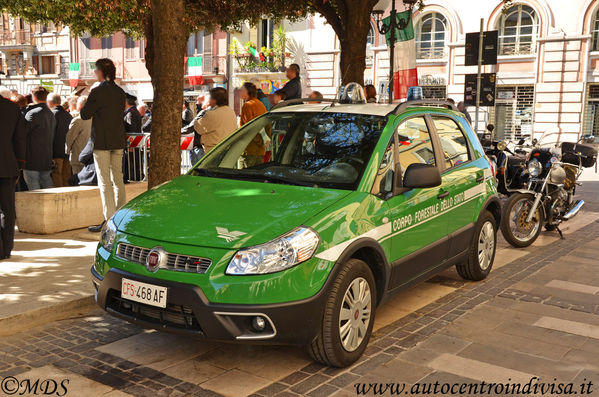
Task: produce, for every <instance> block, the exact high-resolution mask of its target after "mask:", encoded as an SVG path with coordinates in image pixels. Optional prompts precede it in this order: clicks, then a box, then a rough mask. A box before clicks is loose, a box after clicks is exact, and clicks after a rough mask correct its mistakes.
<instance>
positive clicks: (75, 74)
mask: <svg viewBox="0 0 599 397" xmlns="http://www.w3.org/2000/svg"><path fill="white" fill-rule="evenodd" d="M78 85H79V63H69V86H70V87H71V88H75V87H77V86H78Z"/></svg>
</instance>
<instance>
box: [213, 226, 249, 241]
mask: <svg viewBox="0 0 599 397" xmlns="http://www.w3.org/2000/svg"><path fill="white" fill-rule="evenodd" d="M216 233H217V234H218V238H222V239H225V241H226V242H227V243H230V242H231V241H235V240H237V239H238V238H239V237H241V236H243V235H244V234H247V233H245V232H240V231H232V232H230V231H229V229H227V228H226V227H218V226H217V227H216Z"/></svg>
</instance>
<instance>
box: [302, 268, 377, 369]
mask: <svg viewBox="0 0 599 397" xmlns="http://www.w3.org/2000/svg"><path fill="white" fill-rule="evenodd" d="M376 302H377V300H376V284H375V282H374V276H373V275H372V271H371V270H370V268H369V267H368V265H367V264H366V263H365V262H363V261H361V260H359V259H350V260H348V261H347V262H345V263H344V264H343V265H342V267H341V270H340V271H339V274H338V275H337V277H336V279H335V281H334V282H333V285H332V287H331V291H330V293H329V297H328V299H327V303H326V306H325V310H324V317H323V320H322V325H321V329H320V332H319V333H318V335H317V337H316V339H315V340H314V341H313V342H312V343H311V344H310V345H309V346H308V352H309V353H310V356H311V357H312V358H313V359H314V360H315V361H318V362H320V363H322V364H325V365H329V366H334V367H347V366H349V365H351V364H353V363H354V362H356V360H358V359H359V358H360V356H362V353H364V349H366V346H367V345H368V341H369V340H370V335H371V333H372V325H373V324H374V312H375V309H376Z"/></svg>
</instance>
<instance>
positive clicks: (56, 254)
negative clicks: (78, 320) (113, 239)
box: [0, 229, 99, 335]
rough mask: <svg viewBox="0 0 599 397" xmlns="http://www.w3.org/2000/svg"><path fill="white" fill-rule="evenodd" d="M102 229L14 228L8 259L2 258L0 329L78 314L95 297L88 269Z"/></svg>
mask: <svg viewBox="0 0 599 397" xmlns="http://www.w3.org/2000/svg"><path fill="white" fill-rule="evenodd" d="M98 238H99V234H98V233H89V232H88V231H87V230H85V229H80V230H73V231H68V232H62V233H57V234H53V235H33V234H24V233H18V232H17V233H16V235H15V248H14V250H13V252H12V257H11V259H9V260H5V261H2V262H0V291H1V292H0V335H6V334H12V333H16V332H19V331H20V330H23V329H27V328H30V327H33V326H35V325H39V324H43V323H47V322H50V321H55V320H59V319H63V318H68V317H74V316H77V315H78V314H79V313H83V312H86V311H88V310H89V309H90V308H91V307H92V305H94V302H93V286H92V283H91V281H90V279H89V269H90V266H91V265H92V263H93V258H94V253H95V248H96V245H97V241H98Z"/></svg>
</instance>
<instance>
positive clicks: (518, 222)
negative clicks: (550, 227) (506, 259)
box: [501, 193, 544, 248]
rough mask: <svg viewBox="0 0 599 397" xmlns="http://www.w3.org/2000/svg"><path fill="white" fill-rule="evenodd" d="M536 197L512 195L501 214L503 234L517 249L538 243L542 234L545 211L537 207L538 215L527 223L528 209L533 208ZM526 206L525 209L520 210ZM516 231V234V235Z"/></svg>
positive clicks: (527, 194)
mask: <svg viewBox="0 0 599 397" xmlns="http://www.w3.org/2000/svg"><path fill="white" fill-rule="evenodd" d="M534 200H535V197H534V195H532V194H530V193H515V194H513V195H511V196H510V197H509V198H508V200H507V202H506V203H505V206H504V207H503V213H502V214H501V234H503V237H504V238H505V239H506V240H507V242H508V243H510V244H511V245H512V246H514V247H516V248H524V247H528V246H529V245H531V244H532V243H534V242H535V241H536V239H537V238H538V237H539V234H540V233H541V229H542V225H543V222H544V216H543V209H542V208H541V205H540V204H539V206H538V207H537V210H536V214H535V216H534V217H533V218H532V220H531V221H530V222H529V223H526V216H527V215H528V210H527V209H526V207H528V209H530V207H532V204H533V203H534ZM519 206H524V207H523V208H518V207H519ZM515 231H516V233H515Z"/></svg>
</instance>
